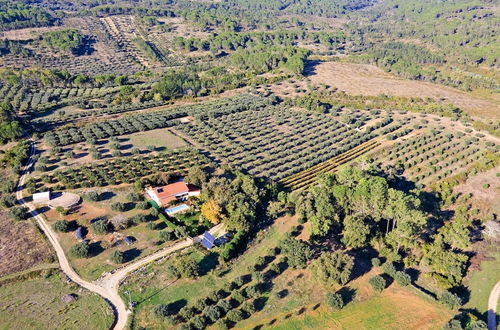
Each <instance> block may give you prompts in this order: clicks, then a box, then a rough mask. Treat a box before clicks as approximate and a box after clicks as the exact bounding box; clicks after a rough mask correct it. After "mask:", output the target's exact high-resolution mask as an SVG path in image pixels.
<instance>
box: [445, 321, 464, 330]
mask: <svg viewBox="0 0 500 330" xmlns="http://www.w3.org/2000/svg"><path fill="white" fill-rule="evenodd" d="M462 329H463V327H462V323H461V322H460V321H459V320H450V321H448V323H446V324H445V325H444V327H443V330H462Z"/></svg>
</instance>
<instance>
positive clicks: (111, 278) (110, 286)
mask: <svg viewBox="0 0 500 330" xmlns="http://www.w3.org/2000/svg"><path fill="white" fill-rule="evenodd" d="M34 154H35V146H34V144H31V155H30V158H29V160H28V164H27V165H26V166H25V167H24V168H23V172H22V175H21V177H20V179H19V183H18V186H17V189H16V197H17V201H18V203H19V204H21V205H22V206H25V207H27V208H28V209H29V210H30V214H31V216H32V217H34V218H35V219H36V221H37V223H38V225H39V226H40V228H41V229H42V231H43V232H44V234H45V235H46V236H47V238H48V240H49V242H50V244H52V246H53V247H54V250H55V251H56V254H57V259H58V261H59V265H60V267H61V270H62V271H63V272H64V273H65V274H66V275H67V276H68V278H69V279H71V281H73V282H75V283H77V284H78V285H80V286H82V287H84V288H85V289H87V290H89V291H92V292H94V293H97V294H98V295H100V296H101V297H103V298H104V299H105V300H106V301H107V302H108V303H109V304H110V306H111V308H112V309H113V313H114V315H115V321H114V323H113V325H112V326H111V329H116V330H121V329H125V327H126V325H127V319H128V316H129V314H130V313H131V311H130V310H129V309H128V308H127V306H126V304H125V302H124V301H123V299H122V298H121V297H120V295H119V293H118V289H119V286H120V283H121V282H122V281H123V280H124V279H125V278H126V277H127V275H129V274H130V273H131V272H133V271H135V270H137V269H139V268H141V267H144V266H146V265H147V264H148V263H150V262H153V261H155V260H158V259H160V258H163V257H165V256H167V255H169V254H171V253H173V252H175V251H179V250H182V249H185V248H187V247H188V246H190V245H192V244H193V243H194V241H195V240H196V239H197V238H195V239H194V240H193V239H191V238H189V239H186V240H184V241H181V242H178V243H176V244H174V245H172V246H170V247H167V248H165V249H163V250H160V251H158V252H156V253H153V254H151V255H149V256H146V257H144V258H142V259H139V260H137V261H135V262H133V263H130V264H128V265H126V266H124V267H123V268H120V269H118V270H116V271H114V272H113V273H110V274H107V275H106V276H104V277H102V278H100V279H99V280H97V281H95V282H88V281H85V280H84V279H82V278H81V277H80V276H79V275H78V274H77V273H76V272H75V271H74V269H73V268H72V267H71V265H70V263H69V260H68V258H67V257H66V255H65V254H64V250H63V248H62V247H61V244H60V243H59V241H58V240H57V235H56V233H55V232H54V231H53V230H52V228H51V227H50V226H49V225H48V224H47V222H46V221H45V219H44V218H43V217H42V216H41V215H40V214H39V213H38V212H37V211H36V208H35V207H34V206H33V205H32V204H31V203H28V202H26V201H25V200H24V198H23V194H22V189H23V185H24V182H25V181H26V177H27V176H28V174H29V173H30V171H31V168H32V167H33V165H34V163H35V162H34V160H33V155H34ZM210 232H211V233H212V234H214V235H215V234H217V233H220V232H223V227H222V225H217V226H215V227H214V228H212V229H211V230H210Z"/></svg>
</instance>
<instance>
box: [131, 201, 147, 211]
mask: <svg viewBox="0 0 500 330" xmlns="http://www.w3.org/2000/svg"><path fill="white" fill-rule="evenodd" d="M150 206H151V205H150V204H149V203H148V202H144V201H143V202H137V203H136V204H135V208H136V209H138V210H147V209H148V208H149V207H150Z"/></svg>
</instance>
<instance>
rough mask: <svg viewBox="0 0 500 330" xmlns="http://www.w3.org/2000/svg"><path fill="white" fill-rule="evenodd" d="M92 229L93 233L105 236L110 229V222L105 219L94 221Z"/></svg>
mask: <svg viewBox="0 0 500 330" xmlns="http://www.w3.org/2000/svg"><path fill="white" fill-rule="evenodd" d="M90 227H92V231H93V232H94V234H96V235H104V234H106V233H107V232H108V229H109V225H108V221H107V220H105V219H101V220H97V221H94V222H93V223H92V224H91V225H90Z"/></svg>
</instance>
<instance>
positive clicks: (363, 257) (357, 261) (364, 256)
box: [350, 247, 377, 281]
mask: <svg viewBox="0 0 500 330" xmlns="http://www.w3.org/2000/svg"><path fill="white" fill-rule="evenodd" d="M376 255H377V254H376V252H375V250H373V248H371V247H369V248H365V249H363V250H362V251H361V252H360V253H357V254H356V255H355V256H354V267H353V269H352V273H351V278H350V280H351V281H352V280H354V279H356V278H358V277H361V276H363V275H364V274H366V273H368V272H369V271H370V270H371V269H372V267H373V265H372V263H371V258H372V256H376Z"/></svg>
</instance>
